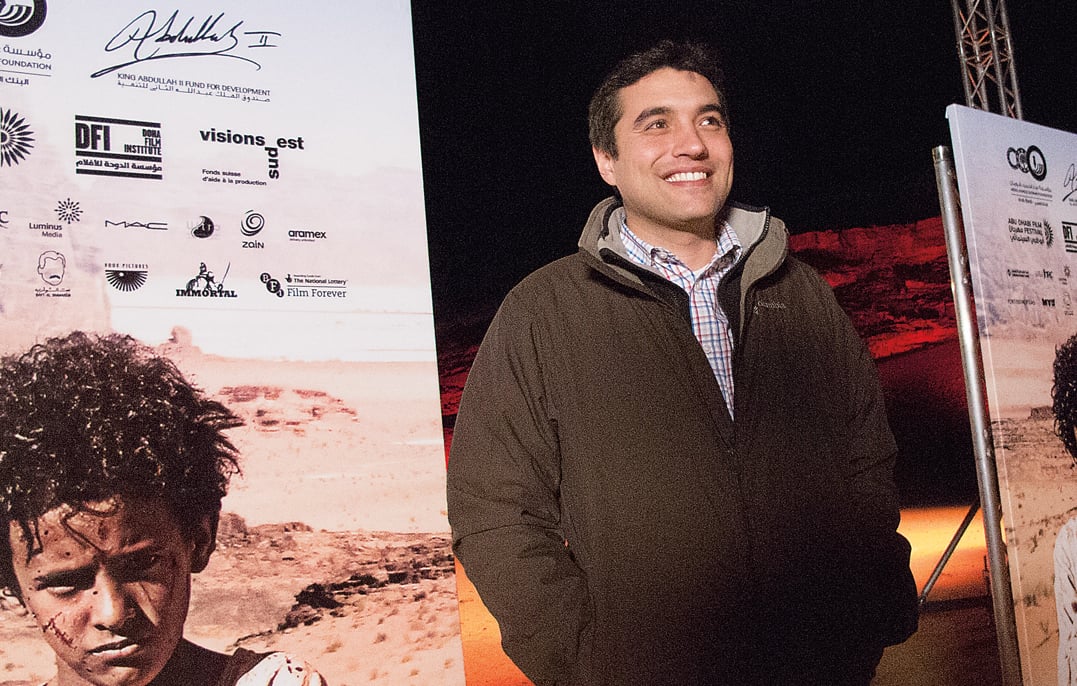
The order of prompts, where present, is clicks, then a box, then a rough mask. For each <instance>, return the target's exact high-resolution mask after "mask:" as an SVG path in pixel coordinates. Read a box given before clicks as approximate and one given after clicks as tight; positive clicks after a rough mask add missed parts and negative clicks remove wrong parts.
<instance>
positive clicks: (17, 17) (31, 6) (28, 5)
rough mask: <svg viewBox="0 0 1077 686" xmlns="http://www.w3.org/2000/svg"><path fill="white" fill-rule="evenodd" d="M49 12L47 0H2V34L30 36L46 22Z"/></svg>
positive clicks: (0, 16) (0, 7) (11, 36)
mask: <svg viewBox="0 0 1077 686" xmlns="http://www.w3.org/2000/svg"><path fill="white" fill-rule="evenodd" d="M47 13H48V7H47V3H46V2H45V0H33V1H32V2H26V0H0V36H4V37H5V38H21V37H22V36H29V35H30V34H31V33H33V32H34V31H37V30H38V29H39V28H41V25H42V24H44V23H45V15H46V14H47Z"/></svg>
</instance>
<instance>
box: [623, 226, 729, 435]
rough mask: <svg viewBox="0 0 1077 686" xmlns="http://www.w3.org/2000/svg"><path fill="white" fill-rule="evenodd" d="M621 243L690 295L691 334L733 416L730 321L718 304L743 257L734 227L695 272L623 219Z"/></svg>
mask: <svg viewBox="0 0 1077 686" xmlns="http://www.w3.org/2000/svg"><path fill="white" fill-rule="evenodd" d="M621 242H622V243H624V246H625V248H626V249H627V250H628V256H629V257H630V258H632V260H633V261H635V262H638V263H639V264H641V265H643V266H645V267H650V268H652V269H655V270H657V271H658V272H659V273H660V274H661V275H662V276H664V277H665V278H666V279H668V280H669V281H671V282H673V283H675V284H677V285H678V286H680V287H681V288H682V289H684V292H685V293H687V294H688V298H689V309H690V311H691V314H692V330H693V331H694V332H695V334H696V338H697V339H698V340H699V344H700V345H702V346H703V352H705V353H706V354H707V361H708V362H710V365H711V369H712V370H713V371H714V378H715V379H717V381H718V387H719V388H721V390H722V397H723V398H725V404H726V407H727V408H728V409H729V416H730V417H732V416H733V332H732V331H731V330H730V327H729V318H728V317H726V314H725V312H723V311H722V308H721V306H720V305H719V304H718V282H719V281H721V280H722V277H723V276H725V274H726V273H727V272H728V271H729V270H730V269H732V268H733V265H734V264H736V263H737V259H738V258H739V257H740V253H741V245H740V240H739V239H738V238H737V234H736V233H734V231H733V227H731V226H730V225H729V224H728V223H723V224H722V226H721V227H720V229H719V231H718V239H717V241H716V245H715V251H714V257H713V258H711V261H710V262H709V263H708V264H707V265H706V266H705V267H703V268H702V269H700V270H698V271H695V272H693V271H692V270H691V269H689V268H688V266H687V265H686V264H685V263H684V262H681V261H680V259H678V258H677V256H676V255H674V254H673V253H671V252H669V251H668V250H666V249H665V248H659V247H656V246H653V245H650V244H649V243H647V242H646V241H644V240H642V239H641V238H640V237H639V236H637V235H636V234H634V233H632V231H631V230H630V229H629V228H628V224H627V222H626V221H625V217H624V215H622V216H621Z"/></svg>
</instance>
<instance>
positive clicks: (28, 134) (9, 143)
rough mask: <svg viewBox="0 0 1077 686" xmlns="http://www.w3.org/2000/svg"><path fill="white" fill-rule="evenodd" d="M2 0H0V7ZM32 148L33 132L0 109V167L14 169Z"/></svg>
mask: <svg viewBox="0 0 1077 686" xmlns="http://www.w3.org/2000/svg"><path fill="white" fill-rule="evenodd" d="M3 2H4V0H0V7H2V6H3ZM33 147H34V132H33V131H32V130H30V125H29V124H27V123H26V120H25V119H23V118H22V117H21V116H19V114H18V113H16V112H12V111H11V110H5V109H4V108H3V107H0V167H14V166H15V165H16V164H18V163H19V162H22V161H23V160H24V159H26V156H27V155H29V154H30V150H31V149H33Z"/></svg>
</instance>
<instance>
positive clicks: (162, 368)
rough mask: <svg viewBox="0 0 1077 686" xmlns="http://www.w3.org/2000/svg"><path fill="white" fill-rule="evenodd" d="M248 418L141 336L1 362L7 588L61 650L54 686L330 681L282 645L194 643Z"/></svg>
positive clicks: (72, 339) (283, 685)
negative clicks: (227, 649)
mask: <svg viewBox="0 0 1077 686" xmlns="http://www.w3.org/2000/svg"><path fill="white" fill-rule="evenodd" d="M241 423H242V422H240V420H239V419H238V418H237V417H236V416H235V415H233V414H232V413H231V412H230V411H229V410H228V409H227V408H225V407H224V406H223V405H221V404H220V403H218V402H216V401H214V400H211V399H209V398H207V397H205V395H203V393H202V392H201V391H200V390H198V389H197V388H195V387H194V386H192V385H191V384H190V383H189V382H188V381H187V380H186V379H184V378H183V376H182V374H180V372H179V371H178V370H177V369H176V367H175V366H174V365H173V364H172V363H171V362H169V361H168V360H166V359H164V358H161V357H158V356H156V355H155V354H154V353H153V351H152V350H151V349H150V348H147V347H145V346H142V345H140V344H138V343H136V342H135V341H134V340H133V339H131V338H128V337H123V336H106V337H101V338H96V337H92V336H88V335H86V334H84V333H81V332H75V333H73V334H70V335H69V336H66V337H64V338H53V339H49V340H48V341H46V342H45V343H42V344H39V345H35V346H34V347H32V348H31V349H30V350H29V351H28V352H26V353H25V354H24V355H19V356H10V357H5V358H3V359H2V360H0V586H6V587H7V588H9V589H10V590H11V591H13V592H14V593H15V594H16V595H17V597H18V598H19V599H20V600H21V601H22V603H23V604H24V605H25V606H26V608H27V609H28V610H29V611H30V613H31V614H32V615H33V617H34V620H35V621H36V622H37V625H38V627H39V628H40V629H41V633H42V636H43V638H44V639H45V641H46V642H47V643H48V644H49V647H50V648H52V650H53V652H54V653H55V654H56V668H57V673H56V676H55V677H54V678H52V679H51V680H50V681H49V682H48V683H49V684H50V686H87V685H90V684H92V685H94V686H146V685H147V684H155V685H157V686H170V685H176V686H179V685H180V684H183V685H193V686H269V685H275V686H289V685H294V686H304V685H307V684H309V685H311V686H318V685H320V684H323V681H322V678H321V676H320V675H319V674H318V673H317V672H315V671H313V670H312V669H310V667H309V666H307V665H306V664H305V663H303V662H301V661H298V662H297V661H294V660H292V659H291V658H290V657H288V656H287V655H286V654H284V653H270V654H259V653H253V652H251V651H248V650H243V649H240V650H238V651H236V652H235V653H234V654H233V655H224V654H221V653H217V652H213V651H210V650H207V649H205V648H202V647H200V646H197V645H195V644H193V643H190V642H189V641H187V640H185V639H184V638H183V625H184V622H185V621H186V618H187V608H188V604H189V601H190V597H191V595H190V594H191V575H192V574H193V573H195V572H200V571H202V570H203V569H204V568H205V567H206V565H207V564H208V562H209V558H210V554H211V553H212V552H213V549H214V543H215V538H216V532H217V521H218V517H219V514H220V509H221V498H222V497H223V496H224V494H225V491H226V489H227V486H228V481H229V477H230V476H231V475H232V474H234V473H236V472H237V471H238V466H237V462H236V453H235V449H234V448H233V447H232V444H231V443H230V442H229V440H228V439H227V438H226V436H225V435H224V431H225V430H227V429H231V428H234V427H236V426H239V425H240V424H241Z"/></svg>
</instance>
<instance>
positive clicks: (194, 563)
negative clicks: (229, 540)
mask: <svg viewBox="0 0 1077 686" xmlns="http://www.w3.org/2000/svg"><path fill="white" fill-rule="evenodd" d="M220 519H221V513H220V512H214V513H213V514H211V515H203V516H202V518H201V519H200V520H199V521H198V523H197V524H196V525H195V527H194V530H193V531H192V532H191V543H192V544H193V545H194V550H193V551H192V552H191V572H195V573H197V572H201V571H202V570H203V569H205V568H206V565H208V564H209V556H210V555H212V554H213V551H214V549H215V548H216V547H217V523H218V522H219V521H220Z"/></svg>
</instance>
